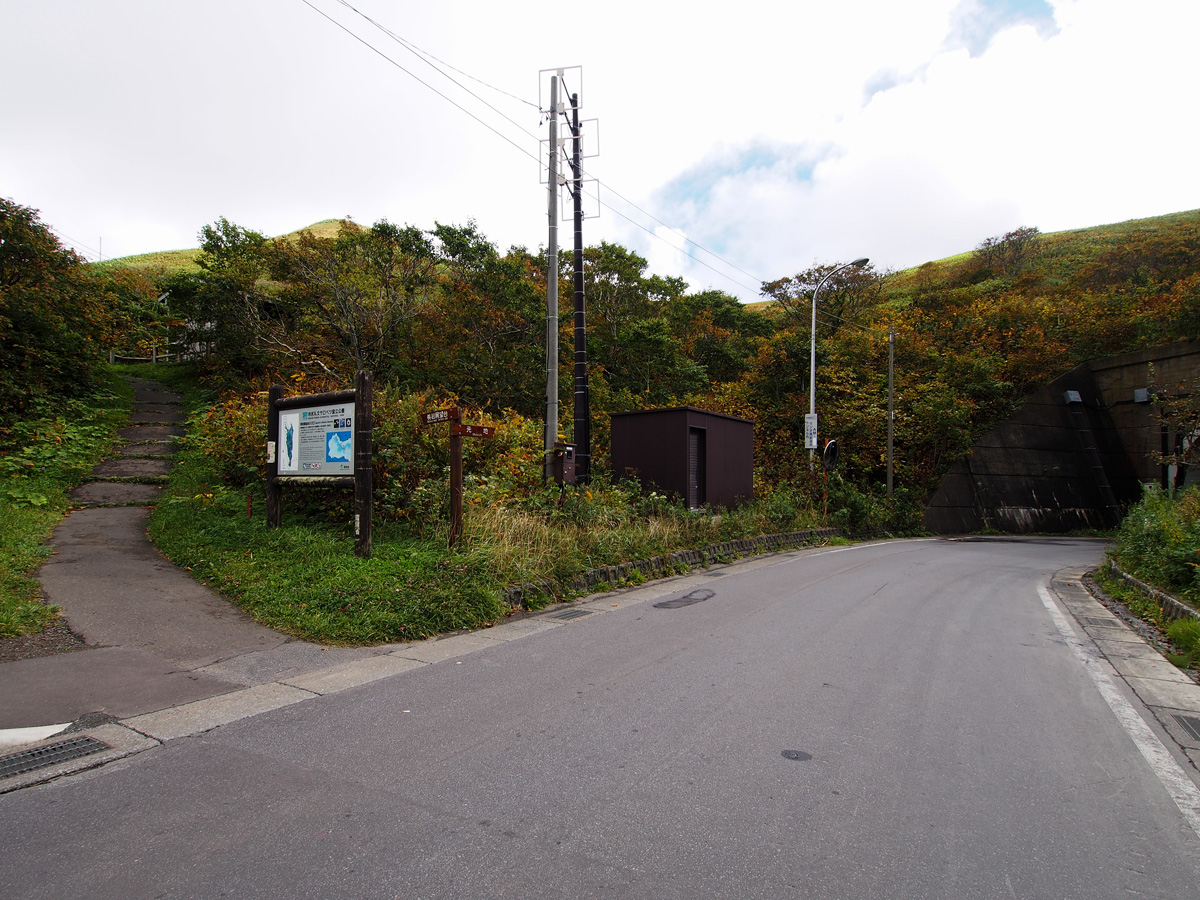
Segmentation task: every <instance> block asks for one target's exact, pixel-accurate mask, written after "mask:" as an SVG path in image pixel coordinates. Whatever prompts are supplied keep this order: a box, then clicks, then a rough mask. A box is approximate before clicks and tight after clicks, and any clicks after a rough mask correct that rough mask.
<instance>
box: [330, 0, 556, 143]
mask: <svg viewBox="0 0 1200 900" xmlns="http://www.w3.org/2000/svg"><path fill="white" fill-rule="evenodd" d="M338 2H339V3H341V4H342V6H344V7H346V8H347V9H349V10H351V11H353V12H354V13H356V14H358V15H360V16H362V17H363V18H364V19H366V20H367V21H368V22H370V23H371V24H372V25H374V26H375V27H376V28H378V29H379V30H380V31H382V32H383V33H384V34H386V35H387V36H388V37H390V38H391V39H392V40H394V41H396V42H397V43H398V44H401V45H402V46H403V47H405V48H406V49H407V50H410V51H412V52H413V53H418V54H420V55H421V56H427V57H429V59H432V60H433V61H434V62H436V63H438V65H442V66H445V67H446V68H447V69H450V70H451V71H453V72H457V73H458V74H459V75H462V76H463V77H464V78H470V79H471V80H472V81H474V82H476V83H478V84H482V85H483V86H484V87H485V88H488V89H489V90H493V91H495V92H496V93H498V94H503V95H504V96H505V97H510V98H512V99H513V100H516V101H517V102H518V103H524V104H525V105H527V106H532V107H533V108H534V109H538V105H537V104H536V103H533V102H532V101H530V100H526V99H525V98H524V97H518V96H517V95H516V94H512V93H509V92H508V91H506V90H504V89H502V88H498V87H496V86H495V85H494V84H488V82H486V81H484V80H483V79H482V78H476V77H475V76H474V75H472V74H471V73H469V72H464V71H463V70H462V69H459V68H456V67H454V66H452V65H451V64H450V63H448V62H446V61H445V60H441V59H438V58H437V57H436V56H434V55H433V54H432V53H430V52H429V51H428V50H423V49H421V48H420V47H418V46H417V45H416V44H414V43H412V42H411V41H409V40H406V39H405V38H402V37H400V36H399V35H398V34H396V33H395V32H393V31H391V30H390V29H388V28H387V27H385V26H384V25H381V24H380V23H379V22H376V21H375V20H374V19H372V18H371V17H370V16H368V15H367V14H366V13H364V12H361V11H360V10H358V9H356V8H355V7H354V6H352V5H351V4H350V3H348V2H347V0H338ZM430 65H433V64H432V63H430ZM434 68H435V69H436V68H437V66H434ZM442 74H443V75H445V74H446V73H444V72H442ZM446 77H447V78H449V77H450V76H449V75H446ZM450 80H451V81H453V80H454V79H450ZM454 83H455V84H458V82H457V81H455V82H454ZM458 86H459V87H463V86H462V85H461V84H459V85H458ZM463 90H464V91H465V90H467V89H466V88H463ZM467 93H471V92H470V91H467ZM471 96H472V97H476V95H475V94H471ZM476 99H477V100H479V101H480V102H481V103H484V104H485V105H490V104H487V103H486V101H484V100H482V99H480V98H479V97H476ZM493 109H494V107H493ZM496 111H497V112H499V110H496ZM539 111H540V110H539ZM509 121H512V120H511V119H510V120H509ZM513 124H514V125H516V123H515V122H513ZM517 127H518V128H520V127H522V126H520V125H517Z"/></svg>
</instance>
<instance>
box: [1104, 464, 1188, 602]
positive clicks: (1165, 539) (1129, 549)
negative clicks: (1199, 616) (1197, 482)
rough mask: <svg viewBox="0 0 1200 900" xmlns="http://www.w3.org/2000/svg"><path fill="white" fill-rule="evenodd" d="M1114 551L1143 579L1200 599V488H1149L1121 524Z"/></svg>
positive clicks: (1173, 591)
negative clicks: (1169, 491)
mask: <svg viewBox="0 0 1200 900" xmlns="http://www.w3.org/2000/svg"><path fill="white" fill-rule="evenodd" d="M1112 553H1113V556H1114V557H1115V559H1116V560H1117V562H1118V564H1119V565H1120V566H1121V568H1122V569H1124V570H1125V571H1126V572H1129V573H1130V574H1132V575H1136V576H1137V577H1138V578H1140V579H1141V580H1142V581H1145V582H1147V583H1149V584H1153V585H1155V586H1157V587H1159V588H1162V589H1163V590H1166V591H1170V592H1171V593H1175V594H1178V595H1180V596H1182V597H1185V598H1187V599H1190V600H1192V601H1193V602H1195V601H1197V600H1200V487H1192V488H1189V489H1187V490H1186V491H1183V492H1182V493H1179V494H1175V495H1171V494H1170V493H1168V492H1166V491H1163V490H1161V489H1159V488H1158V487H1157V486H1156V485H1151V486H1148V487H1147V489H1146V493H1145V496H1144V497H1143V498H1142V500H1141V502H1139V503H1138V504H1137V505H1136V506H1134V507H1133V508H1132V509H1130V510H1129V513H1128V514H1127V515H1126V517H1125V520H1124V521H1123V522H1122V523H1121V527H1120V529H1119V530H1118V532H1117V537H1116V541H1115V544H1114V547H1113V550H1112Z"/></svg>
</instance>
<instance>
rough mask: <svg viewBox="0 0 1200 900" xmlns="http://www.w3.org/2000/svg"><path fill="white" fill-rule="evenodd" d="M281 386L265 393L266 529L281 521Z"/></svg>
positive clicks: (274, 385)
mask: <svg viewBox="0 0 1200 900" xmlns="http://www.w3.org/2000/svg"><path fill="white" fill-rule="evenodd" d="M282 399H283V385H282V384H273V385H271V390H270V391H269V392H268V393H267V527H268V528H278V527H279V523H280V522H281V521H282V519H283V499H282V495H281V491H280V488H279V482H278V481H277V480H276V479H277V478H278V477H279V410H278V409H276V408H275V404H276V403H278V402H279V401H280V400H282Z"/></svg>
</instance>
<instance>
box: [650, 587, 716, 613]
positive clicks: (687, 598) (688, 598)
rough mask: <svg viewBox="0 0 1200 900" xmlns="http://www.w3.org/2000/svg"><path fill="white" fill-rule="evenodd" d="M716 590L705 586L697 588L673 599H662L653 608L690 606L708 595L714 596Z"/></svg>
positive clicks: (700, 601) (703, 599)
mask: <svg viewBox="0 0 1200 900" xmlns="http://www.w3.org/2000/svg"><path fill="white" fill-rule="evenodd" d="M716 595H717V592H716V591H710V590H708V589H707V588H697V589H696V590H694V591H692V592H691V593H690V594H684V595H683V596H682V597H676V598H675V599H674V600H664V601H662V602H661V603H655V604H654V608H655V609H679V607H681V606H691V605H692V604H693V603H703V602H704V601H705V600H707V599H709V598H710V597H715V596H716Z"/></svg>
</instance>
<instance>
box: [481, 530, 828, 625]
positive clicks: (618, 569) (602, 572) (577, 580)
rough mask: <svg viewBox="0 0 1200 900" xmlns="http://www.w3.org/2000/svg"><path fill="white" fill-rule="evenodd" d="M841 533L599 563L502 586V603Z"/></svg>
mask: <svg viewBox="0 0 1200 900" xmlns="http://www.w3.org/2000/svg"><path fill="white" fill-rule="evenodd" d="M840 534H841V532H840V531H839V530H838V529H836V528H806V529H804V530H803V531H788V532H784V533H782V534H764V535H761V536H759V537H756V538H743V539H740V540H733V541H723V542H721V543H719V544H710V545H709V546H707V547H704V548H702V549H700V550H677V551H675V552H674V553H668V554H666V555H664V556H654V557H651V558H650V559H639V560H634V561H633V562H626V563H621V564H620V565H616V566H601V567H600V568H598V569H591V570H589V571H587V572H583V573H581V574H579V575H576V576H574V577H573V578H569V579H566V580H565V581H555V580H551V579H542V580H541V581H535V582H529V583H527V584H518V585H513V586H511V587H508V588H505V589H504V602H505V603H506V604H507V605H508V606H509V607H511V608H513V609H519V608H521V607H522V606H524V605H525V604H526V602H527V601H534V602H537V601H544V600H546V599H552V600H553V599H558V598H561V597H564V596H567V595H568V594H579V593H585V592H587V591H588V590H591V589H592V588H595V587H597V586H599V585H610V586H612V587H616V586H617V585H620V584H621V583H622V582H625V581H628V580H629V579H630V578H633V577H635V575H639V576H641V577H642V578H662V577H664V576H668V575H673V574H676V573H678V572H679V570H680V569H685V570H687V569H695V568H698V567H701V566H708V565H711V564H712V563H714V562H728V561H730V560H732V559H738V558H741V557H746V556H757V555H760V554H763V553H776V552H778V551H780V550H790V549H794V548H796V547H804V546H809V545H812V544H815V543H817V542H818V541H823V540H827V539H829V538H832V537H837V536H839V535H840Z"/></svg>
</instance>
